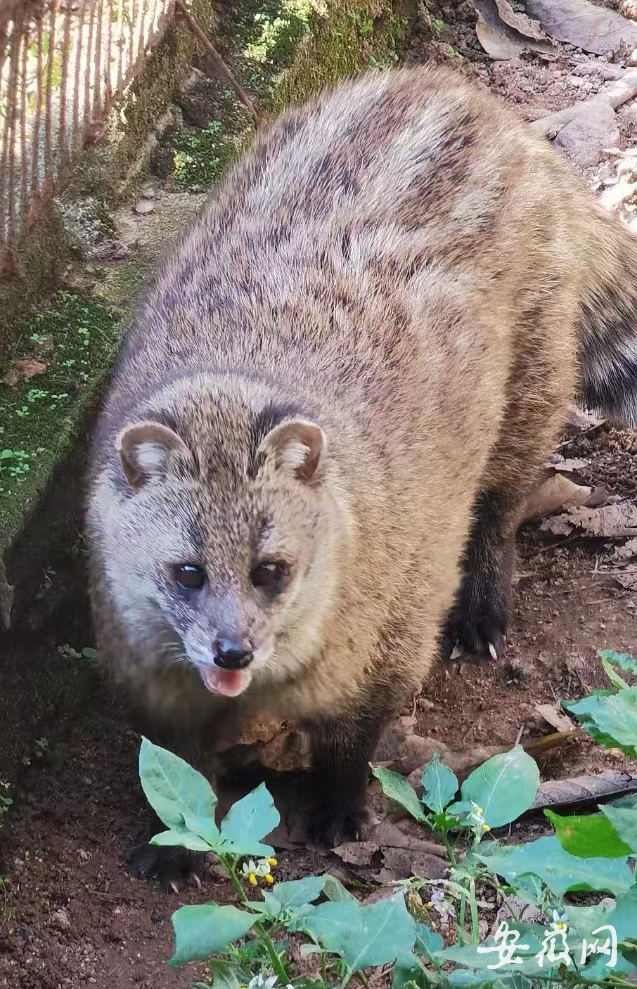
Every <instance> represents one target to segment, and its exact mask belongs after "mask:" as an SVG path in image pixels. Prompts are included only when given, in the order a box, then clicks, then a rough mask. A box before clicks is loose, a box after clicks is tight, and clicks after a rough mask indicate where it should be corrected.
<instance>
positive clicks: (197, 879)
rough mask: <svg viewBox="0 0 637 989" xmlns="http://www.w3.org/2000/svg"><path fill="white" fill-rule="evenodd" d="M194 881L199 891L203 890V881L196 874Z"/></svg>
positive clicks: (193, 876) (194, 873)
mask: <svg viewBox="0 0 637 989" xmlns="http://www.w3.org/2000/svg"><path fill="white" fill-rule="evenodd" d="M192 879H193V882H194V884H195V886H196V887H197V889H201V879H200V878H199V876H198V875H197V873H196V872H193V874H192Z"/></svg>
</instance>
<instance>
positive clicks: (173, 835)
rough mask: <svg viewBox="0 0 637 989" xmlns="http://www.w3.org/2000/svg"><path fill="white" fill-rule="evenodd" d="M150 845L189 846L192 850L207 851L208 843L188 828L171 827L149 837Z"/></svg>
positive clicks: (208, 849)
mask: <svg viewBox="0 0 637 989" xmlns="http://www.w3.org/2000/svg"><path fill="white" fill-rule="evenodd" d="M149 844H151V845H179V846H181V848H189V849H190V850H191V851H192V852H209V851H210V845H209V844H208V842H207V841H204V840H203V838H200V837H199V835H198V834H193V832H192V831H189V830H188V828H184V827H181V828H177V827H176V828H171V830H170V831H161V832H160V833H159V834H156V835H155V836H154V837H153V838H151V839H150V842H149Z"/></svg>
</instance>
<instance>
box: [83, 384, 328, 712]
mask: <svg viewBox="0 0 637 989" xmlns="http://www.w3.org/2000/svg"><path fill="white" fill-rule="evenodd" d="M115 447H116V457H115V458H114V459H113V461H112V462H111V464H110V467H109V470H108V472H107V480H106V483H107V485H108V487H109V489H110V490H109V498H108V503H109V507H108V510H107V511H104V510H103V509H102V510H101V512H100V516H101V517H100V524H99V529H100V534H101V539H102V541H103V544H104V548H103V558H104V560H105V567H106V574H107V580H108V582H109V585H110V589H111V593H112V595H113V598H114V600H115V601H116V604H117V606H118V611H119V614H120V616H121V617H122V619H123V621H124V623H125V625H126V627H127V629H128V631H129V634H131V636H132V637H133V638H134V640H135V641H136V642H137V644H138V646H140V647H141V648H139V649H138V651H139V652H143V651H144V649H146V652H147V651H148V649H151V650H155V651H156V656H155V659H156V660H158V661H187V662H189V663H191V664H192V665H193V666H194V667H195V668H196V669H197V671H198V673H199V675H200V677H201V680H202V681H203V683H204V685H205V686H206V687H207V688H208V689H209V690H210V691H211V692H213V693H217V694H222V695H224V696H226V697H236V696H238V695H239V694H242V693H243V692H244V691H245V690H246V688H247V687H248V686H249V685H250V683H251V682H252V681H253V680H254V682H255V685H257V684H258V682H259V680H261V681H264V680H266V679H269V680H277V679H278V680H282V679H285V678H287V677H289V676H293V675H294V673H295V671H296V670H297V669H298V667H299V666H302V665H304V664H305V663H307V662H310V661H311V658H312V649H313V647H314V645H315V644H316V641H317V640H318V639H320V624H321V621H322V620H323V618H324V617H325V614H326V611H327V610H328V609H329V605H330V602H331V600H332V598H333V594H334V592H335V588H336V584H337V581H338V555H339V546H340V544H341V541H342V539H343V537H344V535H345V532H346V529H347V512H346V510H344V509H343V503H342V496H341V495H340V491H339V487H338V483H337V481H336V479H335V476H334V468H333V464H332V463H331V458H330V449H329V445H328V441H327V438H326V436H325V433H324V432H323V429H322V428H321V426H320V425H319V423H318V422H317V421H316V420H315V419H314V418H313V417H312V416H310V415H307V414H305V413H303V412H302V411H301V410H299V409H297V408H295V407H293V406H283V405H277V404H276V403H275V402H273V401H272V400H271V397H270V396H268V395H266V394H264V393H263V391H262V389H261V388H260V387H259V386H257V385H255V384H254V383H252V384H247V383H246V382H244V381H242V380H241V379H239V381H238V382H237V380H236V379H234V380H233V379H229V380H227V381H225V382H222V383H221V384H220V383H219V381H216V382H215V387H211V383H210V381H209V380H207V381H200V382H198V383H193V382H192V381H191V382H190V383H189V384H188V385H186V384H181V385H179V384H178V385H176V386H173V388H172V389H171V390H170V391H169V394H167V395H164V396H160V397H159V398H158V400H157V402H156V403H155V407H154V412H153V410H152V409H151V410H150V411H147V412H146V414H145V415H144V416H143V417H140V418H139V419H137V420H135V421H133V422H130V424H128V425H126V426H125V427H124V428H123V429H122V430H121V432H120V433H119V435H118V436H117V438H116V441H115ZM98 500H99V499H98ZM299 636H300V637H301V638H299ZM301 640H302V641H301Z"/></svg>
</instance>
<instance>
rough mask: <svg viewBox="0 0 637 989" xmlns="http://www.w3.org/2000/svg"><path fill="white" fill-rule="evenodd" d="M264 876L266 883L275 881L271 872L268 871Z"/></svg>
mask: <svg viewBox="0 0 637 989" xmlns="http://www.w3.org/2000/svg"><path fill="white" fill-rule="evenodd" d="M263 878H264V879H265V881H266V883H273V882H274V877H273V876H272V875H271V874H270V873H269V872H268V873H266V875H265V876H264V877H263Z"/></svg>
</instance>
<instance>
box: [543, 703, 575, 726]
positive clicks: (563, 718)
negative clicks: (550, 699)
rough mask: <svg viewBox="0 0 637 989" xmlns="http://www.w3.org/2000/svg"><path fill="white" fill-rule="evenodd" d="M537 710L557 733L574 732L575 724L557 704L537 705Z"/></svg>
mask: <svg viewBox="0 0 637 989" xmlns="http://www.w3.org/2000/svg"><path fill="white" fill-rule="evenodd" d="M535 710H536V711H537V713H538V714H539V715H540V717H541V718H544V720H545V721H546V723H547V724H549V725H550V726H551V728H555V730H556V731H572V729H573V722H572V721H571V719H570V718H569V717H568V715H566V714H564V712H563V711H560V709H559V708H558V707H556V706H555V704H536V705H535Z"/></svg>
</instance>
